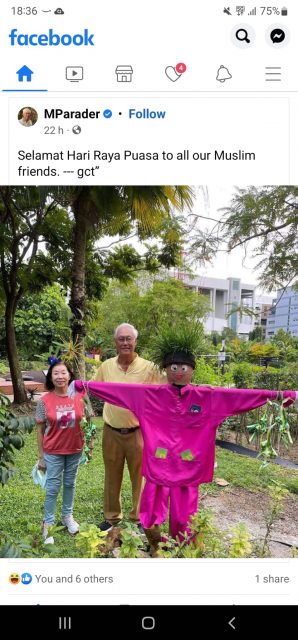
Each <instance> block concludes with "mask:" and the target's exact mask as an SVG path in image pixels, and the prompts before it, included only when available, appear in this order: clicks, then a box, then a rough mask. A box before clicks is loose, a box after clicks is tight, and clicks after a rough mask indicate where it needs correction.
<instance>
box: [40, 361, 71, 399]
mask: <svg viewBox="0 0 298 640" xmlns="http://www.w3.org/2000/svg"><path fill="white" fill-rule="evenodd" d="M59 364H64V366H65V367H66V369H67V371H68V373H69V374H70V379H69V383H68V384H70V383H71V382H72V381H73V380H74V379H75V377H74V374H73V372H72V370H71V368H70V366H69V364H68V363H67V362H63V360H59V362H54V364H51V366H50V367H49V370H48V373H47V375H46V382H45V388H46V389H47V390H48V391H53V389H55V387H54V385H53V382H52V371H53V369H54V367H58V365H59Z"/></svg>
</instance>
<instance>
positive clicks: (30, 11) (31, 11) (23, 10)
mask: <svg viewBox="0 0 298 640" xmlns="http://www.w3.org/2000/svg"><path fill="white" fill-rule="evenodd" d="M11 10H12V13H13V15H14V16H36V15H37V7H11Z"/></svg>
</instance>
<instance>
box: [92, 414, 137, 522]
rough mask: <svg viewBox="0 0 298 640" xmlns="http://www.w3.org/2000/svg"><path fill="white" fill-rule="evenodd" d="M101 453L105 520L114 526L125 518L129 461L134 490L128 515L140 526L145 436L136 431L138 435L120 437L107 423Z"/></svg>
mask: <svg viewBox="0 0 298 640" xmlns="http://www.w3.org/2000/svg"><path fill="white" fill-rule="evenodd" d="M102 451H103V460H104V465H105V482H104V517H105V520H108V521H109V522H111V523H112V524H114V525H115V524H117V522H119V521H120V520H121V519H122V518H123V514H122V508H121V485H122V479H123V471H124V464H125V461H126V462H127V466H128V471H129V475H130V481H131V488H132V509H131V511H130V514H129V519H130V520H132V521H135V522H139V513H140V500H141V492H142V488H143V478H142V453H143V436H142V433H141V430H140V429H136V431H133V432H132V433H128V434H121V433H117V431H115V430H114V429H111V428H110V427H109V426H108V425H107V424H106V423H105V424H104V427H103V439H102Z"/></svg>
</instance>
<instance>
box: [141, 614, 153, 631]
mask: <svg viewBox="0 0 298 640" xmlns="http://www.w3.org/2000/svg"><path fill="white" fill-rule="evenodd" d="M154 627H155V618H152V617H151V616H146V617H145V618H142V629H146V631H151V629H154Z"/></svg>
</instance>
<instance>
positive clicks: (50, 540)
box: [41, 522, 54, 544]
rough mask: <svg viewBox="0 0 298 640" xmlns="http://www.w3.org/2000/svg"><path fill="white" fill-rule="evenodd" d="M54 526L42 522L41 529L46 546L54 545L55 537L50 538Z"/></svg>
mask: <svg viewBox="0 0 298 640" xmlns="http://www.w3.org/2000/svg"><path fill="white" fill-rule="evenodd" d="M52 526H54V525H53V524H48V523H47V522H42V525H41V529H42V535H43V538H44V543H45V544H54V538H53V536H49V535H48V534H49V527H52Z"/></svg>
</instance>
